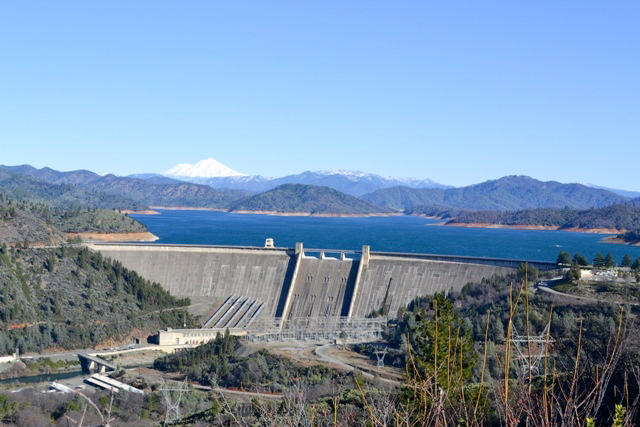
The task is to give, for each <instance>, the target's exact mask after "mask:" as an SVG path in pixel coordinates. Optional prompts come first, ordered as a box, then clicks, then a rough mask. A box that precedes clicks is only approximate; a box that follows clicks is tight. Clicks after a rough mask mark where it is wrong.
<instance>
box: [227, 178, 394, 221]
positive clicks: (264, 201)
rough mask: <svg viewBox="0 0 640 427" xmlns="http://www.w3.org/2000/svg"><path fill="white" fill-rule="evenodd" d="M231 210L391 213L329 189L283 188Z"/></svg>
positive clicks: (297, 186) (243, 200) (288, 186)
mask: <svg viewBox="0 0 640 427" xmlns="http://www.w3.org/2000/svg"><path fill="white" fill-rule="evenodd" d="M230 210H231V211H232V212H234V211H236V212H237V211H253V212H280V213H309V214H333V215H369V214H380V213H389V212H390V211H389V210H388V209H385V208H381V207H379V206H375V205H372V204H370V203H367V202H365V201H363V200H360V199H358V198H356V197H353V196H350V195H348V194H344V193H341V192H339V191H338V190H334V189H333V188H329V187H318V186H314V185H304V184H283V185H281V186H279V187H277V188H274V189H273V190H269V191H267V192H264V193H261V194H258V195H255V196H251V197H247V198H245V199H242V200H238V201H237V202H235V203H232V204H231V208H230Z"/></svg>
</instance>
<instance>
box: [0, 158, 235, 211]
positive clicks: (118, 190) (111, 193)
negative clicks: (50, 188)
mask: <svg viewBox="0 0 640 427" xmlns="http://www.w3.org/2000/svg"><path fill="white" fill-rule="evenodd" d="M0 169H2V170H0V173H1V172H4V173H7V172H9V173H11V174H13V175H15V176H18V177H22V180H23V181H27V180H30V181H31V182H36V183H37V182H40V183H42V184H40V185H42V186H46V184H49V185H51V184H53V185H54V186H58V187H62V188H66V189H67V190H68V191H72V192H74V193H84V192H88V193H90V194H102V195H104V196H105V199H106V200H105V201H104V202H103V203H101V204H96V203H95V202H91V201H83V200H82V199H79V201H78V202H76V203H80V202H83V205H82V206H85V207H86V206H91V207H95V206H97V207H107V208H112V209H114V208H115V209H141V208H144V207H148V206H189V207H195V206H197V207H214V208H226V207H228V206H229V204H230V203H231V201H233V200H237V199H238V198H241V197H245V196H246V193H245V192H242V191H238V190H233V191H218V190H214V189H213V188H211V187H209V186H206V185H200V184H191V183H188V182H182V181H178V182H175V183H167V184H154V183H152V182H148V181H145V180H143V179H138V178H129V177H118V176H115V175H111V174H109V175H105V176H101V175H98V174H96V173H93V172H90V171H86V170H78V171H72V172H59V171H55V170H53V169H50V168H42V169H36V168H34V167H32V166H29V165H22V166H2V167H0ZM18 184H19V183H18ZM3 188H4V186H3V183H2V181H0V189H3ZM17 188H20V185H17ZM22 191H23V194H21V195H19V196H20V197H22V198H26V197H28V198H30V199H34V197H33V191H32V190H31V188H24V189H23V190H22ZM15 196H18V195H15ZM110 200H120V201H121V203H118V204H112V205H109V204H108V202H109V201H110ZM125 201H128V203H126V202H125ZM68 205H69V203H67V206H68ZM59 206H65V205H64V204H60V205H59Z"/></svg>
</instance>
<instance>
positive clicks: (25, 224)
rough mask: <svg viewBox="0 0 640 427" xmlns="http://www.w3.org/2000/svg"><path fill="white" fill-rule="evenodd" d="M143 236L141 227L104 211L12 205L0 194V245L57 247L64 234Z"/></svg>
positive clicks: (12, 201) (127, 218) (17, 203)
mask: <svg viewBox="0 0 640 427" xmlns="http://www.w3.org/2000/svg"><path fill="white" fill-rule="evenodd" d="M85 231H92V232H99V233H126V232H144V231H147V228H146V227H145V226H144V225H142V224H141V223H139V222H137V221H135V220H133V219H132V218H129V217H128V216H127V215H122V214H120V213H118V212H115V211H109V210H103V209H91V208H88V209H80V208H76V209H73V210H63V209H52V208H51V207H50V206H49V205H47V204H44V203H30V202H26V201H15V200H12V199H11V198H8V197H6V196H4V195H2V194H1V193H0V237H1V240H0V243H3V242H4V243H22V244H24V243H26V244H33V243H39V244H45V245H51V244H58V243H61V242H64V241H65V240H66V239H65V236H64V234H63V232H66V233H69V232H85Z"/></svg>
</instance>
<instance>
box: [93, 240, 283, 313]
mask: <svg viewBox="0 0 640 427" xmlns="http://www.w3.org/2000/svg"><path fill="white" fill-rule="evenodd" d="M92 249H94V250H98V251H100V252H101V253H102V254H103V255H105V256H108V257H111V258H113V259H115V260H118V261H120V262H121V263H122V265H123V266H125V267H126V268H128V269H131V270H135V271H136V272H137V273H138V274H140V275H141V276H142V277H144V278H146V279H148V280H151V281H152V282H157V283H159V284H160V285H162V287H163V288H165V289H166V290H167V291H169V293H171V294H172V295H174V296H178V297H190V298H191V300H192V301H194V302H197V301H198V300H203V299H206V300H211V301H214V302H215V301H218V300H220V299H226V298H227V297H229V296H230V295H232V294H235V295H236V296H243V297H246V298H252V299H254V300H257V301H258V302H259V303H260V304H264V308H263V310H262V311H263V312H264V313H265V314H268V315H270V316H274V317H275V316H276V315H277V314H278V313H277V309H278V303H279V302H280V299H281V295H280V294H281V292H282V291H283V284H284V283H286V282H287V281H290V280H291V279H290V276H291V274H292V272H293V268H294V267H295V265H294V264H295V263H294V261H295V258H293V257H292V256H291V254H289V253H288V252H287V251H285V250H273V249H272V250H263V249H262V250H261V249H259V248H255V249H240V248H238V249H229V248H214V247H195V246H160V245H94V246H92ZM285 296H286V295H285ZM285 296H282V300H283V301H282V303H281V304H283V303H284V298H285Z"/></svg>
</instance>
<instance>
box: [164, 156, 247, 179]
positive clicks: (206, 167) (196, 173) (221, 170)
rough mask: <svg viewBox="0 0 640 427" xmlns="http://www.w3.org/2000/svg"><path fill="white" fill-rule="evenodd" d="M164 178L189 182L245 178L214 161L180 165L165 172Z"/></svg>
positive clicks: (241, 174)
mask: <svg viewBox="0 0 640 427" xmlns="http://www.w3.org/2000/svg"><path fill="white" fill-rule="evenodd" d="M163 175H164V176H168V177H171V178H177V179H183V180H190V178H197V179H202V178H205V179H206V178H218V177H228V176H246V175H245V174H243V173H240V172H236V171H234V170H233V169H231V168H230V167H227V166H225V165H223V164H222V163H220V162H219V161H217V160H216V159H206V160H200V161H199V162H198V163H196V164H195V165H190V164H188V163H181V164H179V165H176V166H174V167H172V168H171V169H169V170H168V171H166V172H165V173H164V174H163Z"/></svg>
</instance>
